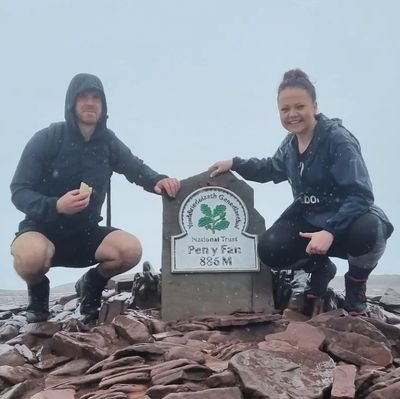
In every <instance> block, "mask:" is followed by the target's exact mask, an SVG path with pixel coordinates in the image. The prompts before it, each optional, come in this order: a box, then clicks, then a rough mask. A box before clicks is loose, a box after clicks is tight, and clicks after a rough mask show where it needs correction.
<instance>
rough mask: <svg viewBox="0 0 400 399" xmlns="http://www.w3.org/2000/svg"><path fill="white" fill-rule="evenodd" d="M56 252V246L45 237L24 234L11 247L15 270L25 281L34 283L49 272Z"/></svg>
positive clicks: (32, 233)
mask: <svg viewBox="0 0 400 399" xmlns="http://www.w3.org/2000/svg"><path fill="white" fill-rule="evenodd" d="M54 251H55V248H54V244H53V243H52V242H51V241H49V240H48V239H47V238H46V237H45V236H44V235H42V234H40V233H37V232H27V233H24V234H22V235H21V236H19V237H18V238H16V239H15V241H14V243H13V244H12V246H11V254H12V256H13V257H14V268H15V270H16V272H17V273H18V274H19V275H20V276H21V277H22V278H23V279H24V280H26V281H27V282H34V281H35V279H37V278H38V277H39V278H40V277H41V276H43V275H44V274H46V273H47V272H48V270H49V268H50V265H51V258H52V257H53V256H54Z"/></svg>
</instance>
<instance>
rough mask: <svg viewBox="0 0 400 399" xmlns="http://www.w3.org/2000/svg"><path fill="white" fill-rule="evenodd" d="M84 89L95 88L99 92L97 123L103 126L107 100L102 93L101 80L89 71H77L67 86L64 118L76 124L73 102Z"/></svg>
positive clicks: (105, 118) (105, 117)
mask: <svg viewBox="0 0 400 399" xmlns="http://www.w3.org/2000/svg"><path fill="white" fill-rule="evenodd" d="M86 90H97V91H98V92H100V93H101V98H102V102H103V107H102V113H101V118H100V120H99V122H98V123H99V124H100V125H103V126H105V123H106V120H107V101H106V96H105V94H104V88H103V84H102V83H101V80H100V79H99V78H98V77H97V76H95V75H91V74H89V73H79V74H78V75H75V76H74V77H73V78H72V80H71V83H70V84H69V86H68V90H67V95H66V96H65V120H66V121H67V122H68V123H71V124H72V125H75V126H76V118H75V103H76V98H77V97H78V95H79V94H80V93H82V92H84V91H86Z"/></svg>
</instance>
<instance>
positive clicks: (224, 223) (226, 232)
mask: <svg viewBox="0 0 400 399" xmlns="http://www.w3.org/2000/svg"><path fill="white" fill-rule="evenodd" d="M178 217H179V224H180V227H181V230H182V233H181V234H179V235H176V236H173V237H171V245H172V248H171V272H172V273H178V272H185V273H187V272H244V271H259V270H260V266H259V261H258V257H257V239H256V236H255V235H253V234H249V233H246V228H247V224H248V219H249V218H248V212H247V208H246V205H245V204H244V202H243V201H242V200H241V199H240V198H239V197H238V196H237V195H236V194H235V193H233V192H232V191H230V190H227V189H225V188H222V187H204V188H200V189H198V190H196V191H194V192H193V193H191V194H190V195H189V196H188V197H186V198H185V200H184V201H183V203H182V205H181V208H180V210H179V216H178Z"/></svg>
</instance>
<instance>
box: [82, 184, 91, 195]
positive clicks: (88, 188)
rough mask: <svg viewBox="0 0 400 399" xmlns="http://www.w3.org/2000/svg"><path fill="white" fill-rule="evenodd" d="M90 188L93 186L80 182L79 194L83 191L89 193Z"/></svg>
mask: <svg viewBox="0 0 400 399" xmlns="http://www.w3.org/2000/svg"><path fill="white" fill-rule="evenodd" d="M92 190H93V188H92V187H90V186H88V185H87V184H86V183H84V182H81V186H80V187H79V191H80V192H81V194H83V193H89V194H92Z"/></svg>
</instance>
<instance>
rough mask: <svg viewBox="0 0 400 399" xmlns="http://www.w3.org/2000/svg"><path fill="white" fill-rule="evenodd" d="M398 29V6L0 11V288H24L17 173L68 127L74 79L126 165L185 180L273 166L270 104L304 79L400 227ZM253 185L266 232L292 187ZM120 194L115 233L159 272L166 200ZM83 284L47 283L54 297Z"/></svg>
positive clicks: (343, 0)
mask: <svg viewBox="0 0 400 399" xmlns="http://www.w3.org/2000/svg"><path fill="white" fill-rule="evenodd" d="M398 15H400V3H399V2H397V1H396V0H392V1H381V2H377V1H372V0H367V1H361V0H360V1H356V0H353V1H349V0H338V1H332V2H325V1H323V0H318V1H317V0H298V1H294V0H282V1H279V2H278V1H267V0H265V1H261V0H260V1H252V0H249V1H238V0H237V1H233V0H218V1H211V0H209V1H207V0H204V1H201V0H198V1H194V0H180V1H177V0H170V1H164V0H154V1H128V0H126V1H122V0H121V1H112V2H111V1H99V0H86V1H67V0H57V1H54V0H37V1H28V0H27V1H6V0H0V17H1V23H0V37H1V42H0V54H1V63H0V76H1V78H0V82H1V83H0V87H1V89H0V90H1V95H0V109H1V115H2V118H1V121H2V126H1V129H2V137H3V143H2V157H1V166H2V167H1V168H0V179H1V187H2V193H3V194H2V196H1V200H0V201H1V202H0V205H1V214H2V219H3V220H2V223H1V226H2V227H1V228H2V234H1V237H2V239H1V244H0V245H1V246H0V268H1V273H2V277H3V278H2V279H1V281H0V288H10V289H11V288H23V287H24V283H23V282H22V280H20V279H19V278H18V276H17V275H16V274H15V272H14V270H13V267H12V259H11V256H10V254H9V246H10V242H11V240H12V238H13V236H14V233H15V231H16V229H17V225H18V222H19V221H20V220H21V219H22V217H23V215H22V214H21V213H20V212H18V211H17V210H16V209H15V208H14V206H13V205H12V203H11V200H10V191H9V184H10V181H11V178H12V175H13V173H14V170H15V167H16V164H17V162H18V159H19V156H20V154H21V152H22V150H23V147H24V145H25V144H26V142H27V141H28V140H29V138H30V137H31V136H32V135H33V134H34V133H35V132H36V131H37V130H39V129H41V128H43V127H46V126H48V125H49V124H50V123H52V122H54V121H59V120H63V115H64V113H63V112H64V98H65V92H66V89H67V86H68V84H69V81H70V80H71V78H72V77H73V76H74V75H75V74H76V73H79V72H88V73H93V74H96V75H98V76H99V77H100V78H101V79H102V81H103V84H104V86H105V90H106V96H107V101H108V110H109V120H108V127H109V128H111V129H112V130H113V131H115V133H116V134H117V135H118V136H119V137H120V138H121V139H122V140H123V141H124V142H125V143H126V144H127V145H128V146H129V147H130V148H131V150H132V152H133V153H134V154H136V155H137V156H139V157H140V158H142V159H144V160H145V162H146V163H148V164H149V165H150V166H151V167H152V168H154V169H155V170H157V171H158V172H160V173H166V174H168V175H170V176H174V177H177V178H179V179H183V178H187V177H190V176H192V175H194V174H198V173H200V172H203V171H204V170H206V169H207V168H208V167H209V166H210V165H211V164H212V163H214V162H215V161H217V160H220V159H227V158H231V157H233V156H236V155H239V156H241V157H244V158H247V157H251V156H256V157H265V156H271V155H272V154H273V153H274V151H275V149H276V148H277V146H278V145H279V144H280V142H281V140H282V139H283V138H284V136H285V134H286V132H285V131H284V129H283V128H282V127H281V125H280V122H279V116H278V110H277V105H276V90H277V87H278V85H279V83H280V80H281V78H282V75H283V73H284V72H285V71H286V70H288V69H291V68H296V67H300V68H302V69H303V70H305V71H306V72H307V73H308V74H309V76H310V78H311V80H312V81H313V82H314V83H315V85H316V89H317V96H318V98H317V100H318V103H319V110H320V111H321V112H323V113H325V114H326V115H327V116H329V117H339V118H341V119H343V123H344V125H345V126H346V127H347V128H348V129H349V130H350V131H351V132H352V133H353V134H354V135H356V137H357V138H358V139H359V140H360V142H361V146H362V150H363V155H364V158H365V160H366V163H367V166H368V169H369V172H370V175H371V179H372V182H373V186H374V193H375V198H376V203H377V204H378V205H379V206H381V207H382V208H383V209H384V210H385V212H386V213H387V214H388V216H389V217H390V219H391V221H392V222H393V224H394V225H395V228H396V227H398V226H399V225H400V223H399V222H400V213H399V209H398V205H397V204H398V201H399V200H398V198H399V194H400V193H399V183H398V182H397V172H398V164H397V160H398V159H397V158H398V147H399V124H398V123H396V120H397V119H398V116H399V105H400V102H399V99H398V93H397V92H398V89H399V87H400V85H399V84H400V73H399V71H400V44H399V37H400V25H399V24H398ZM249 184H250V185H251V186H252V187H254V190H255V205H256V208H257V209H258V211H259V212H260V213H261V214H262V215H263V216H264V217H265V220H266V225H267V226H268V225H270V224H271V223H273V221H274V220H275V219H276V218H277V217H278V216H279V215H280V213H281V212H282V210H283V209H284V208H286V206H287V205H288V204H289V203H290V202H291V200H292V197H291V190H290V186H289V184H288V183H281V184H279V185H274V184H273V183H267V184H257V183H249ZM112 185H113V192H112V201H113V209H112V213H113V224H114V225H115V226H118V227H120V228H123V229H125V230H127V231H129V232H132V233H134V234H136V235H137V236H138V237H139V239H140V240H141V242H142V245H143V248H144V256H143V260H149V261H150V262H151V263H152V264H153V265H154V266H155V267H156V268H159V266H160V261H161V221H162V204H161V198H160V197H158V196H157V195H154V194H150V193H147V192H144V191H143V190H142V188H140V187H138V186H135V185H131V184H130V183H128V182H127V181H126V180H125V179H124V178H123V177H121V176H114V177H113V182H112ZM397 242H398V232H397V230H395V233H394V234H393V236H392V237H391V239H390V240H389V242H388V247H387V250H386V253H385V255H384V257H383V259H382V260H381V262H380V264H379V267H378V268H377V269H375V273H377V274H388V273H398V258H399V254H400V252H399V245H398V243H397ZM338 265H339V271H338V274H343V273H344V272H345V271H346V263H345V262H338ZM139 270H141V268H140V267H138V271H139ZM83 272H84V270H74V269H62V268H58V269H53V270H52V271H51V272H50V278H51V280H52V286H55V285H59V284H63V283H66V282H71V281H74V280H75V279H76V278H77V277H78V276H80V274H81V273H83Z"/></svg>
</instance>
